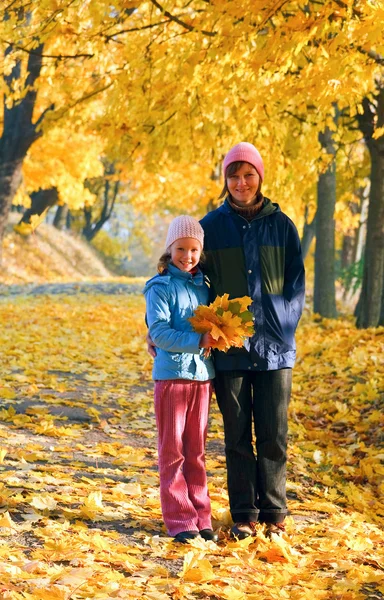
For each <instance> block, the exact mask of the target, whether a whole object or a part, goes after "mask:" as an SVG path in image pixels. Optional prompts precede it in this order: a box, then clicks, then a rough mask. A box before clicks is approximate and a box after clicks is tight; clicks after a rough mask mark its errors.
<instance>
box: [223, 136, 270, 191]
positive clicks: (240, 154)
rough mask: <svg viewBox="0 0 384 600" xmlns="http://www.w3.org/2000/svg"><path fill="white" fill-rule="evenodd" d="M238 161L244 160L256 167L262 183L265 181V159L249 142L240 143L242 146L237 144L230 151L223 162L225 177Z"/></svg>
mask: <svg viewBox="0 0 384 600" xmlns="http://www.w3.org/2000/svg"><path fill="white" fill-rule="evenodd" d="M238 160H242V161H244V162H247V163H249V164H250V165H252V166H253V167H255V169H256V171H257V172H258V174H259V175H260V179H261V181H263V180H264V164H263V159H262V158H261V156H260V152H259V151H258V149H257V148H255V146H254V145H253V144H250V143H249V142H240V144H236V146H233V148H231V149H230V151H229V152H228V154H226V156H225V158H224V162H223V173H224V177H225V171H226V169H227V167H228V165H230V164H231V163H233V162H237V161H238Z"/></svg>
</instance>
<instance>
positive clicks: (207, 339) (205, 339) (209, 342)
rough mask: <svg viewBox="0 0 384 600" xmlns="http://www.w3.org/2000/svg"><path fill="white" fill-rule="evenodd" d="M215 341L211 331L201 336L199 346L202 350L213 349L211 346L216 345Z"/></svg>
mask: <svg viewBox="0 0 384 600" xmlns="http://www.w3.org/2000/svg"><path fill="white" fill-rule="evenodd" d="M214 341H215V340H214V339H213V337H212V336H211V334H210V333H209V331H207V333H204V334H203V335H202V336H201V339H200V344H199V346H200V348H211V346H213V344H214Z"/></svg>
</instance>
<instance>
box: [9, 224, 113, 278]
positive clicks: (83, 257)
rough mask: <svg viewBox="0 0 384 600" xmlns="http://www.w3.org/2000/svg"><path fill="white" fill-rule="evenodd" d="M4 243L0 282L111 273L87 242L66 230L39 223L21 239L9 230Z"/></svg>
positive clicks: (89, 276)
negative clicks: (27, 235) (30, 233)
mask: <svg viewBox="0 0 384 600" xmlns="http://www.w3.org/2000/svg"><path fill="white" fill-rule="evenodd" d="M15 218H16V219H17V220H18V219H19V215H11V223H10V225H9V228H8V232H7V234H6V237H5V239H4V243H3V264H2V266H1V270H0V283H5V284H12V283H31V282H33V283H43V282H55V281H81V280H84V279H94V278H97V279H100V278H101V279H105V278H111V277H112V275H111V273H110V272H109V271H108V269H107V268H106V267H105V266H104V264H103V263H102V262H101V260H100V259H99V258H98V257H97V255H96V253H95V251H94V250H93V249H92V248H91V247H90V245H89V244H87V243H86V242H84V241H83V240H81V239H80V238H78V237H75V236H74V235H71V234H69V233H66V232H63V231H58V230H57V229H55V228H54V227H53V226H52V225H47V224H45V223H42V224H41V225H40V226H39V227H38V229H37V230H36V232H35V233H33V234H32V235H31V236H29V237H28V238H23V237H21V236H20V235H18V234H16V233H14V232H13V230H12V221H14V220H15Z"/></svg>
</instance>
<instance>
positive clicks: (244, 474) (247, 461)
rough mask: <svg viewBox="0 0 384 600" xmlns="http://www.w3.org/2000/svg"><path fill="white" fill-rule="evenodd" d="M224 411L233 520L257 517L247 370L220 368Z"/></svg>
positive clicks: (218, 389)
mask: <svg viewBox="0 0 384 600" xmlns="http://www.w3.org/2000/svg"><path fill="white" fill-rule="evenodd" d="M215 390H216V397H217V402H218V405H219V408H220V411H221V414H222V415H223V422H224V435H225V455H226V460H227V481H228V495H229V505H230V509H231V515H232V519H233V521H234V522H239V521H245V522H247V521H257V518H258V512H259V510H258V504H257V471H256V458H255V454H254V451H253V444H252V380H251V374H250V373H247V372H246V371H217V372H216V379H215Z"/></svg>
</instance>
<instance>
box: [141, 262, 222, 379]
mask: <svg viewBox="0 0 384 600" xmlns="http://www.w3.org/2000/svg"><path fill="white" fill-rule="evenodd" d="M144 295H145V300H146V305H147V312H146V320H147V325H148V329H149V334H150V336H151V338H152V340H153V342H154V343H155V345H156V357H155V359H154V365H153V372H152V376H153V379H155V380H160V379H190V380H195V381H207V380H209V379H213V377H214V376H215V373H214V368H213V362H212V359H210V358H209V359H207V358H205V357H204V349H203V348H199V343H200V339H201V334H200V333H196V332H194V331H193V329H192V325H191V324H190V322H189V321H188V318H189V317H192V316H193V313H194V311H195V309H196V308H197V307H198V306H199V304H207V302H208V296H209V291H208V286H207V284H206V283H205V281H204V275H203V274H202V272H201V271H200V270H199V271H198V272H197V273H196V274H195V275H194V276H193V275H192V274H191V273H187V272H184V271H180V269H178V268H177V267H175V266H174V265H172V264H170V265H168V269H167V272H166V274H165V275H155V277H152V279H150V280H149V281H147V283H146V284H145V288H144Z"/></svg>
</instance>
